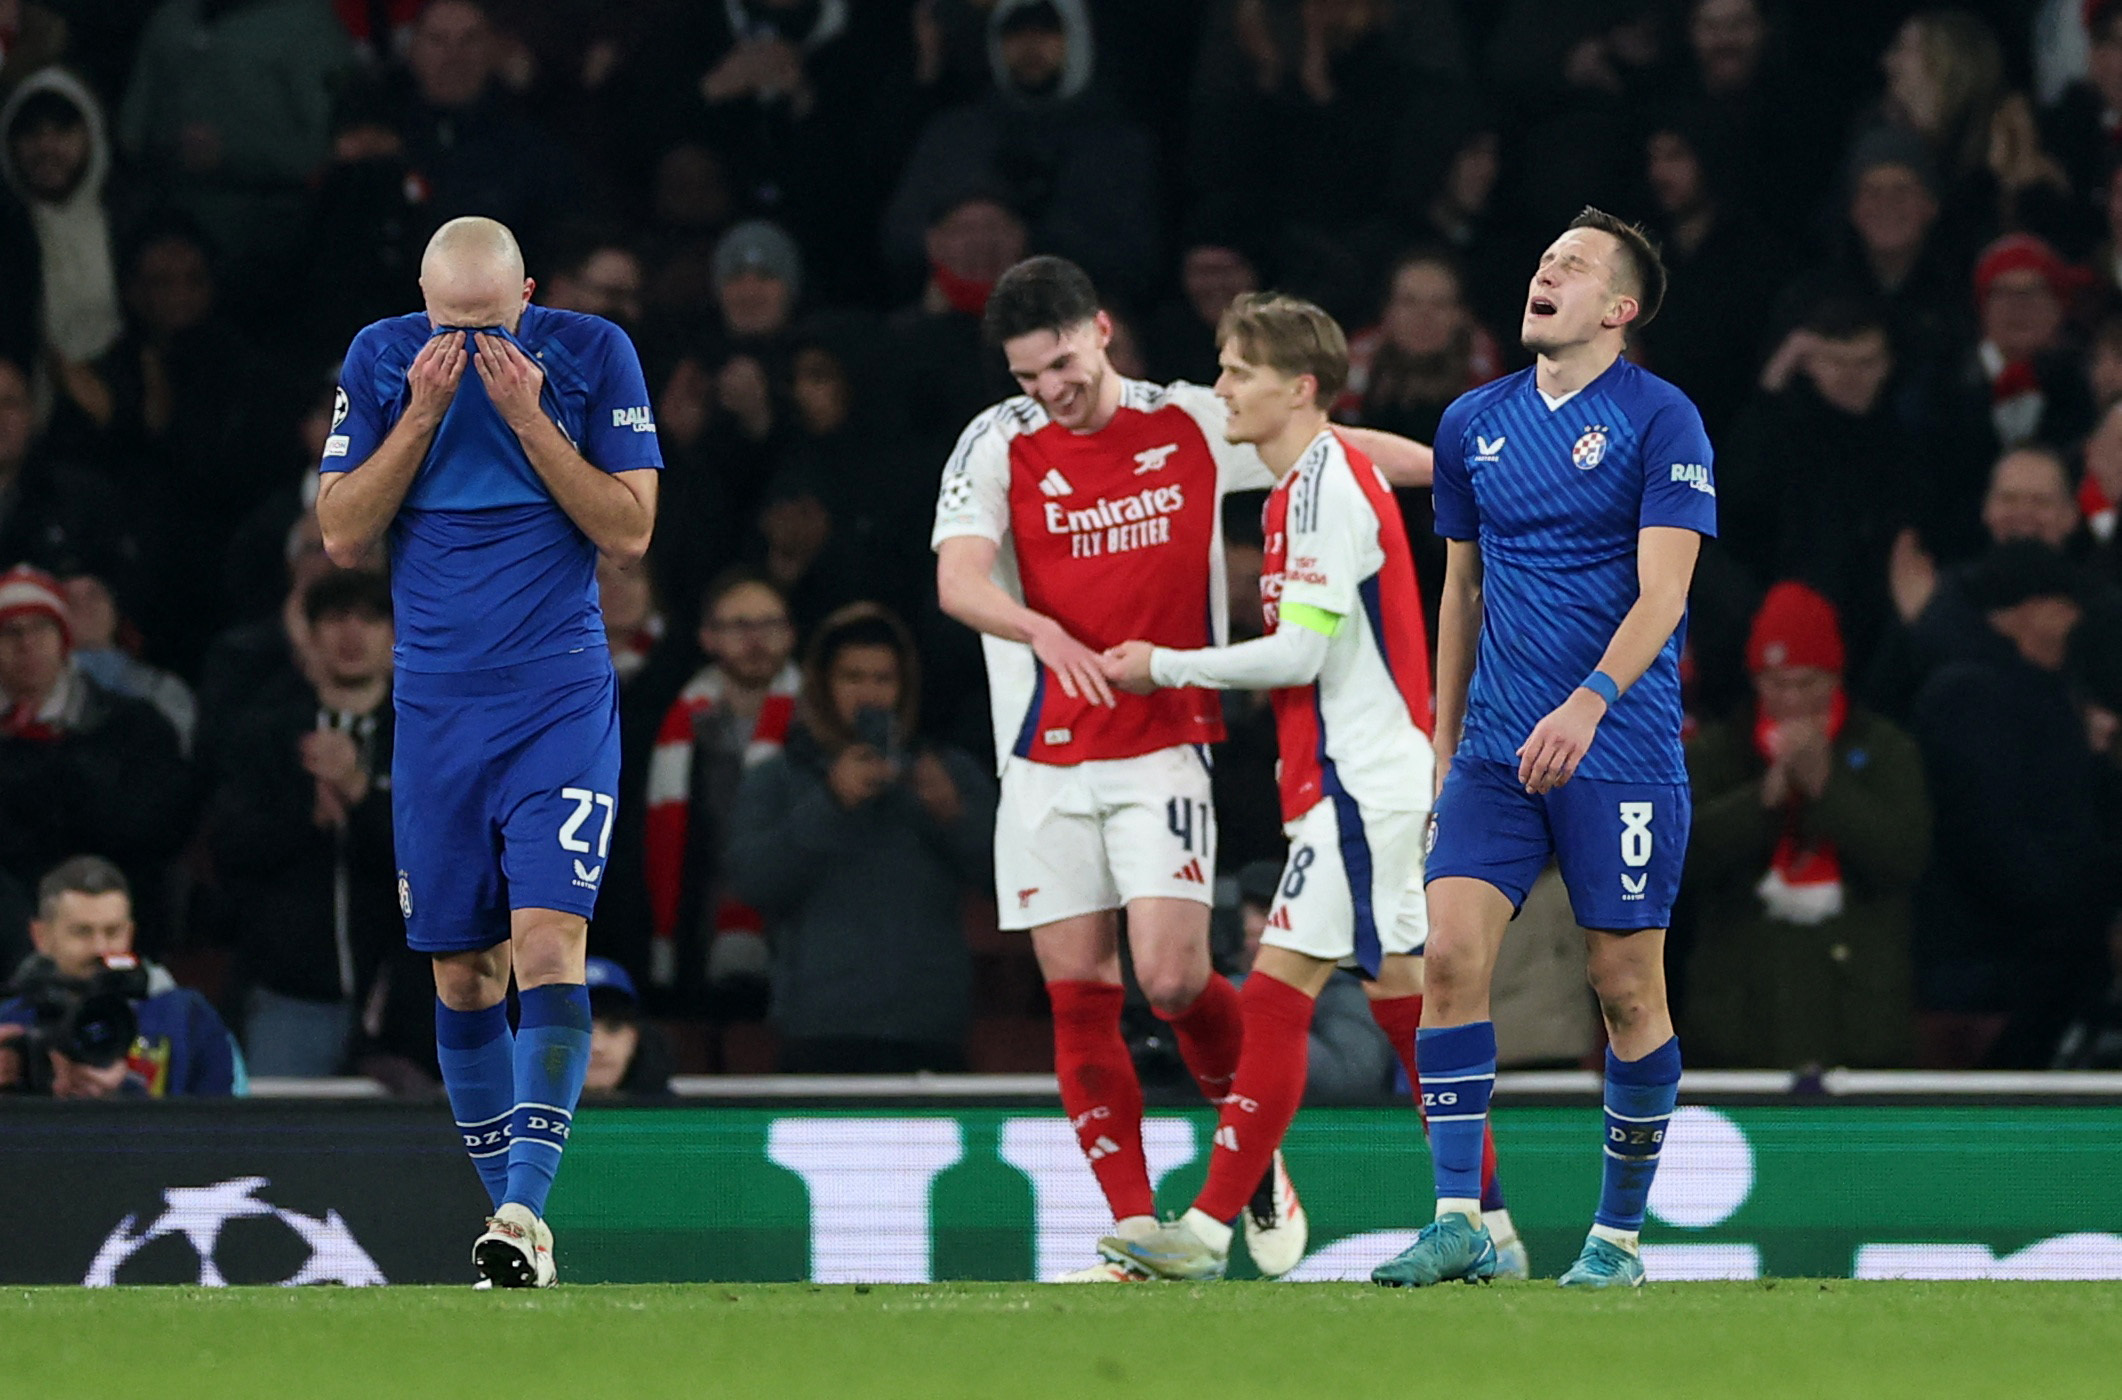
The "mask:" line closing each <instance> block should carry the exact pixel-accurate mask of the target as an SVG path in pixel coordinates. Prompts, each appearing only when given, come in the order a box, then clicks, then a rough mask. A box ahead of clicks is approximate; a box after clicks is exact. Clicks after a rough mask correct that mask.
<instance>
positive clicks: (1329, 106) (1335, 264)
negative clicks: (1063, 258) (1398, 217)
mask: <svg viewBox="0 0 2122 1400" xmlns="http://www.w3.org/2000/svg"><path fill="white" fill-rule="evenodd" d="M1292 11H1293V12H1294V13H1293V15H1292V16H1291V17H1293V18H1294V19H1295V21H1296V23H1295V26H1294V31H1292V30H1291V29H1290V28H1288V27H1286V26H1283V25H1278V24H1277V23H1276V15H1275V14H1274V12H1273V10H1272V9H1271V8H1270V7H1269V6H1268V5H1266V4H1265V3H1263V0H1238V3H1237V5H1236V6H1235V11H1234V15H1233V22H1234V24H1235V26H1236V34H1235V37H1236V39H1237V42H1238V45H1239V47H1240V49H1241V50H1242V52H1243V65H1244V68H1245V69H1246V70H1247V71H1246V72H1245V73H1244V75H1243V79H1244V80H1243V81H1240V82H1238V83H1237V84H1235V85H1233V86H1232V87H1231V88H1230V90H1229V91H1228V92H1227V93H1225V94H1223V95H1222V98H1221V100H1211V101H1208V102H1206V103H1197V106H1196V110H1195V125H1194V130H1193V132H1192V133H1191V138H1192V139H1191V150H1190V153H1189V154H1190V159H1191V163H1192V165H1193V167H1194V176H1195V179H1196V181H1197V183H1199V184H1200V185H1202V186H1203V188H1204V189H1205V191H1206V192H1207V193H1208V194H1209V195H1210V196H1211V198H1212V199H1213V200H1215V201H1216V202H1218V203H1221V204H1227V205H1235V206H1239V207H1242V208H1244V209H1245V210H1246V212H1247V214H1248V215H1249V216H1250V217H1251V218H1252V219H1253V220H1255V221H1262V222H1264V223H1265V224H1266V227H1267V228H1268V229H1272V230H1276V231H1277V232H1278V233H1279V237H1278V238H1276V240H1275V252H1276V255H1277V256H1276V262H1277V266H1278V267H1279V269H1280V272H1281V276H1280V278H1279V280H1280V281H1282V282H1283V283H1285V284H1287V285H1289V286H1290V287H1291V288H1292V289H1293V290H1300V291H1302V292H1303V293H1304V294H1305V295H1308V296H1311V297H1312V298H1313V299H1314V300H1317V301H1319V302H1320V303H1321V304H1322V305H1324V306H1326V307H1327V308H1328V309H1329V310H1334V311H1337V312H1339V313H1340V314H1342V315H1344V316H1354V315H1361V314H1363V313H1365V312H1367V311H1368V310H1369V306H1368V304H1367V303H1368V301H1369V298H1370V296H1371V295H1372V291H1373V288H1375V287H1376V285H1377V281H1378V274H1379V273H1380V272H1382V271H1383V270H1384V263H1385V260H1386V258H1387V257H1388V256H1389V255H1390V253H1391V251H1392V248H1393V246H1394V245H1395V244H1396V243H1397V242H1398V240H1399V234H1398V233H1397V230H1396V229H1395V227H1394V220H1393V215H1394V214H1395V213H1397V212H1399V210H1396V209H1395V208H1394V206H1395V205H1396V204H1397V205H1398V206H1399V207H1400V210H1404V209H1406V208H1409V207H1412V206H1413V204H1414V203H1415V202H1416V201H1415V192H1414V191H1412V190H1410V189H1407V188H1403V187H1399V182H1398V181H1396V180H1395V179H1394V172H1397V171H1401V170H1411V169H1413V168H1415V167H1416V165H1417V162H1416V161H1414V160H1413V159H1412V156H1413V149H1412V148H1413V147H1414V145H1415V142H1416V140H1417V138H1418V136H1419V135H1420V134H1421V133H1420V132H1419V118H1420V117H1421V116H1422V115H1424V111H1423V106H1422V104H1421V103H1418V102H1417V101H1415V100H1414V96H1415V95H1416V94H1419V93H1422V92H1423V91H1424V88H1425V86H1426V85H1424V84H1420V83H1418V82H1417V80H1416V65H1415V62H1414V60H1413V56H1412V55H1410V54H1409V53H1407V52H1406V51H1405V50H1403V49H1402V48H1401V46H1400V45H1398V44H1396V43H1394V42H1392V39H1391V29H1392V23H1393V6H1392V5H1391V4H1389V3H1387V0H1303V3H1302V4H1299V5H1296V6H1290V7H1285V8H1284V14H1290V12H1292ZM1099 285H1100V286H1103V285H1104V283H1103V282H1102V281H1101V282H1100V283H1099Z"/></svg>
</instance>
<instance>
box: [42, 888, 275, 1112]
mask: <svg viewBox="0 0 2122 1400" xmlns="http://www.w3.org/2000/svg"><path fill="white" fill-rule="evenodd" d="M134 932H135V926H134V922H133V905H132V892H131V888H130V887H129V886H128V884H127V883H126V878H125V875H124V873H123V872H122V871H120V870H119V869H118V867H117V866H115V865H113V864H111V862H109V861H107V860H104V859H102V858H101V857H99V856H75V857H73V858H72V859H70V860H67V861H65V862H64V863H62V864H60V865H58V866H55V867H54V868H53V869H52V871H51V873H50V874H48V875H46V876H45V877H44V879H43V880H41V881H40V882H38V885H37V915H36V917H35V918H34V919H32V920H31V921H30V939H31V941H32V942H33V943H34V944H35V945H36V949H37V951H38V952H39V953H41V954H43V955H44V956H45V957H47V958H50V959H51V960H52V962H53V964H54V965H55V970H56V971H57V973H58V975H59V976H61V977H64V978H66V979H68V980H70V981H74V982H81V981H84V980H86V979H87V978H89V977H91V976H93V975H94V974H95V973H96V971H97V969H98V968H99V967H101V966H102V965H103V964H104V962H105V960H107V959H113V958H121V959H122V958H129V957H132V956H135V950H134V947H133V935H134ZM145 971H146V973H147V996H146V997H144V998H142V999H140V1000H138V1001H135V1002H134V1003H133V1013H134V1015H135V1016H136V1017H137V1019H138V1022H139V1029H138V1033H137V1034H136V1035H135V1036H134V1038H133V1043H132V1045H131V1046H130V1047H128V1048H127V1050H126V1054H125V1058H124V1059H122V1060H119V1061H117V1062H116V1063H114V1064H112V1065H109V1066H107V1067H104V1068H98V1067H96V1066H93V1065H86V1064H80V1063H77V1062H75V1061H73V1060H70V1059H68V1058H67V1057H66V1056H64V1055H61V1054H58V1053H57V1052H56V1051H54V1052H52V1059H51V1070H52V1096H53V1097H54V1098H61V1099H104V1098H156V1099H159V1098H168V1097H176V1096H185V1097H215V1096H226V1095H229V1094H240V1093H242V1092H244V1086H245V1081H246V1079H247V1074H246V1071H245V1069H244V1064H243V1057H242V1056H241V1055H240V1054H238V1053H237V1050H236V1043H235V1038H234V1037H233V1036H231V1035H230V1034H229V1033H228V1027H227V1026H225V1025H223V1024H222V1023H221V1018H220V1017H219V1016H218V1015H216V1014H215V1013H214V1008H213V1007H212V1006H210V1005H208V1003H207V1000H206V998H205V997H203V996H200V995H199V994H198V993H197V992H195V991H193V990H191V989H190V988H189V987H180V986H178V985H177V984H176V982H175V981H174V980H173V979H172V978H171V977H170V975H169V973H168V971H167V970H165V969H163V968H161V967H158V966H156V965H155V964H153V963H148V964H146V967H145ZM34 1015H35V1012H34V1009H33V1008H32V1007H31V1005H30V1003H29V1002H27V1001H25V1000H23V999H22V998H20V997H17V998H15V999H14V1000H12V1001H8V1002H5V1003H0V1051H5V1050H6V1048H7V1046H8V1042H10V1041H13V1040H16V1039H18V1038H19V1037H20V1035H21V1033H22V1031H23V1030H24V1029H25V1028H27V1027H28V1026H30V1025H31V1024H32V1023H33V1020H34ZM22 1069H23V1066H22V1064H21V1058H20V1056H19V1055H14V1054H6V1053H0V1090H5V1089H10V1088H14V1087H16V1085H17V1084H19V1083H20V1077H21V1074H22Z"/></svg>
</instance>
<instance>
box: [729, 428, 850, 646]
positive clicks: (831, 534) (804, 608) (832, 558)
mask: <svg viewBox="0 0 2122 1400" xmlns="http://www.w3.org/2000/svg"><path fill="white" fill-rule="evenodd" d="M833 495H834V493H833V491H832V488H831V485H830V483H829V482H828V481H826V480H825V479H824V478H823V477H822V476H820V475H819V474H818V473H816V472H814V471H810V470H801V469H799V470H792V471H783V472H780V473H777V474H776V475H775V476H774V478H773V479H772V480H771V481H769V482H768V483H767V488H766V501H765V504H764V505H762V506H761V507H760V508H759V516H758V540H757V543H756V544H755V545H754V546H753V548H752V549H751V550H750V551H749V555H750V557H749V563H750V564H751V566H752V567H753V568H755V569H757V570H758V571H759V572H760V573H762V574H764V575H765V576H766V579H767V581H768V582H769V583H771V584H773V586H774V587H775V588H777V589H779V590H780V593H781V596H782V597H784V598H786V599H788V608H789V612H790V614H791V615H793V616H794V618H795V620H796V630H797V631H798V632H801V633H804V634H806V635H807V634H810V633H812V632H814V631H815V630H816V628H817V626H818V624H819V623H821V622H823V621H824V620H825V618H826V617H827V616H828V615H830V614H832V613H835V612H838V611H839V610H840V609H841V608H843V607H845V606H847V605H848V604H849V603H850V602H852V601H854V600H855V599H857V598H859V597H860V596H861V595H862V594H863V593H865V592H874V591H877V590H876V589H875V587H874V583H875V580H874V578H873V576H872V570H871V569H870V567H869V564H870V562H871V561H870V560H869V559H867V558H866V557H865V556H864V554H863V552H862V551H861V549H860V548H859V545H860V542H861V540H860V536H859V535H858V533H857V532H856V531H855V530H854V529H852V528H851V526H852V525H853V523H854V522H853V521H852V519H851V518H850V517H849V515H848V512H847V511H846V510H845V508H844V507H843V508H836V507H835V505H834V502H833Z"/></svg>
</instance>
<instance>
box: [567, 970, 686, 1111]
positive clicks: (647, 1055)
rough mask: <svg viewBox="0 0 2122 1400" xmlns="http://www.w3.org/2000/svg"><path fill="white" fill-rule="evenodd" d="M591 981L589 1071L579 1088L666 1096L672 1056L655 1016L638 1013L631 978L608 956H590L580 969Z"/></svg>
mask: <svg viewBox="0 0 2122 1400" xmlns="http://www.w3.org/2000/svg"><path fill="white" fill-rule="evenodd" d="M583 981H584V982H585V983H587V984H588V986H589V1019H590V1025H589V1076H588V1078H587V1079H585V1080H584V1081H583V1084H582V1092H583V1093H584V1094H592V1095H599V1096H602V1095H610V1094H624V1095H627V1096H630V1097H634V1098H668V1097H669V1096H670V1092H671V1087H670V1077H671V1070H672V1068H673V1066H674V1064H675V1058H676V1057H675V1056H673V1055H672V1053H671V1048H670V1042H669V1041H668V1040H667V1039H665V1038H664V1035H663V1032H662V1031H661V1030H659V1029H658V1028H657V1026H656V1024H655V1023H654V1022H653V1021H647V1020H643V1019H642V1016H641V996H640V994H639V993H638V992H636V991H635V990H634V979H633V978H632V976H630V975H629V974H628V973H627V970H626V969H625V968H623V967H621V966H620V965H619V964H618V963H615V962H613V961H612V960H611V959H610V958H591V959H589V961H588V964H587V966H586V968H585V970H584V973H583Z"/></svg>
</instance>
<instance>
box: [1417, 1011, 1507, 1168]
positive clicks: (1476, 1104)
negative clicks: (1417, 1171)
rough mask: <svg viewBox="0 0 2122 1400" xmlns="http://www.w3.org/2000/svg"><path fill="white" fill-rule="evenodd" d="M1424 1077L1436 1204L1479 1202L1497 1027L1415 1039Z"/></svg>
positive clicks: (1483, 1024)
mask: <svg viewBox="0 0 2122 1400" xmlns="http://www.w3.org/2000/svg"><path fill="white" fill-rule="evenodd" d="M1415 1064H1416V1066H1417V1068H1419V1069H1420V1070H1421V1071H1422V1109H1423V1112H1424V1113H1425V1114H1426V1115H1427V1116H1428V1119H1429V1153H1430V1160H1431V1163H1432V1165H1433V1166H1434V1167H1435V1169H1436V1176H1437V1199H1438V1200H1440V1201H1462V1200H1464V1201H1478V1200H1479V1199H1480V1196H1481V1135H1482V1131H1483V1129H1484V1128H1485V1126H1486V1125H1487V1122H1488V1100H1489V1096H1490V1095H1491V1094H1492V1093H1494V1092H1495V1088H1496V1027H1495V1023H1494V1022H1492V1021H1475V1022H1473V1023H1472V1024H1470V1025H1464V1026H1452V1027H1449V1028H1447V1029H1444V1030H1423V1031H1417V1032H1416V1033H1415Z"/></svg>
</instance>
